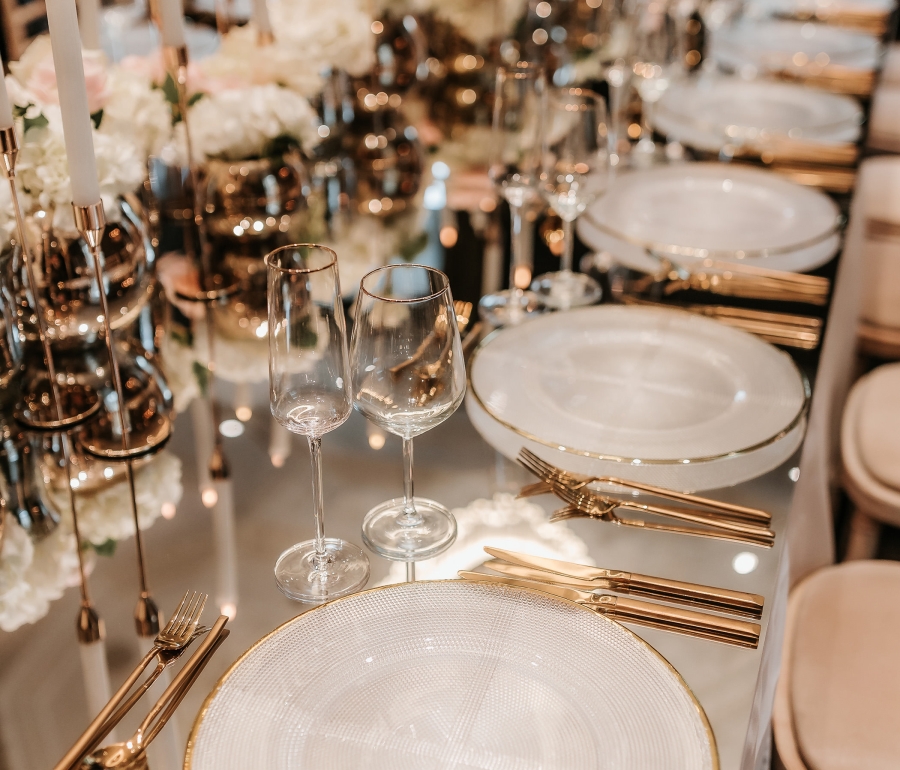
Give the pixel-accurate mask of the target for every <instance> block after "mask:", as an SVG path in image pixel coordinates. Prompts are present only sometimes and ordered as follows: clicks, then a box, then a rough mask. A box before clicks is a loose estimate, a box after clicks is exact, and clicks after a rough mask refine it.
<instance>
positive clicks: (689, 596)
mask: <svg viewBox="0 0 900 770" xmlns="http://www.w3.org/2000/svg"><path fill="white" fill-rule="evenodd" d="M484 550H485V552H487V553H488V554H490V555H491V556H493V557H494V558H495V559H499V560H501V561H500V562H495V561H489V562H487V563H486V564H485V566H487V567H489V568H490V569H492V570H495V571H497V572H502V573H504V574H510V575H515V576H516V577H524V578H527V579H529V580H552V581H553V582H561V581H559V580H557V576H558V577H562V578H567V579H569V580H575V581H579V582H581V583H583V585H575V584H573V583H566V585H571V586H572V587H573V588H585V589H588V590H593V589H598V588H599V589H606V590H610V591H616V592H618V593H625V594H634V595H635V596H646V597H648V598H652V599H658V600H660V601H667V602H677V603H679V604H689V605H692V606H696V607H704V608H706V609H709V610H714V611H716V612H727V613H731V614H733V615H744V616H746V617H752V618H759V617H761V616H762V610H763V604H764V602H765V600H764V598H763V597H762V596H760V595H759V594H750V593H745V592H743V591H732V590H729V589H727V588H715V587H713V586H704V585H700V584H698V583H685V582H682V581H679V580H667V579H665V578H657V577H651V576H650V575H640V574H637V573H634V572H621V571H619V570H609V569H601V568H599V567H589V566H587V565H585V564H574V563H572V562H567V561H561V560H559V559H548V558H545V557H543V556H532V555H531V554H526V553H516V552H515V551H507V550H504V549H503V548H493V547H491V546H485V549H484ZM502 562H508V563H509V564H510V565H518V566H519V567H520V568H522V567H524V568H526V569H533V570H538V571H539V572H543V573H544V577H540V576H534V575H525V574H522V573H514V572H512V571H511V570H509V569H508V568H507V567H506V566H505V565H503V564H502ZM547 573H550V574H547Z"/></svg>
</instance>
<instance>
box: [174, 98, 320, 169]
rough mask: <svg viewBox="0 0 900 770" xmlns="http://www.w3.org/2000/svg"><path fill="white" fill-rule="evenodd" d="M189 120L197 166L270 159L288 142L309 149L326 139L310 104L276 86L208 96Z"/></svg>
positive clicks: (201, 100) (196, 105)
mask: <svg viewBox="0 0 900 770" xmlns="http://www.w3.org/2000/svg"><path fill="white" fill-rule="evenodd" d="M188 120H189V124H190V131H191V143H192V148H193V151H194V160H196V161H198V162H203V161H205V160H207V159H209V158H220V159H223V160H244V159H249V158H260V157H266V156H268V155H274V154H277V153H278V151H279V149H284V148H285V145H286V144H287V145H293V144H296V145H298V146H299V147H301V148H302V149H304V150H309V149H311V148H312V147H314V146H315V145H316V144H318V142H319V141H320V138H321V137H320V136H319V134H318V128H319V125H320V122H319V118H318V115H317V114H316V111H315V110H314V109H313V108H312V107H311V106H310V104H309V102H308V101H307V100H306V99H305V98H304V97H303V96H301V95H300V94H299V93H297V92H296V91H293V90H291V89H290V88H285V87H284V86H280V85H276V84H274V83H269V84H266V85H254V86H247V87H244V88H236V89H228V90H223V91H220V92H218V93H206V94H204V95H203V96H201V97H200V98H199V99H197V100H196V101H195V102H194V104H193V106H191V107H190V109H189V112H188ZM183 125H184V124H181V128H182V129H183Z"/></svg>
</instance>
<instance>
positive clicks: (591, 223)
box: [577, 163, 840, 272]
mask: <svg viewBox="0 0 900 770" xmlns="http://www.w3.org/2000/svg"><path fill="white" fill-rule="evenodd" d="M839 225H840V211H839V209H838V207H837V206H836V205H835V203H834V201H832V200H831V198H829V197H828V196H827V195H825V194H824V193H821V192H819V191H818V190H811V189H809V188H807V187H803V186H801V185H798V184H794V183H793V182H790V181H788V180H786V179H783V178H781V177H779V176H777V175H775V174H772V173H770V172H768V171H763V170H761V169H754V168H747V167H743V166H731V165H727V164H723V163H684V164H677V165H672V166H660V167H656V168H651V169H647V170H640V171H630V172H627V173H624V174H621V175H620V176H619V177H617V178H616V180H615V181H614V182H613V184H612V185H611V187H610V190H609V192H608V193H607V194H606V195H605V196H604V197H603V198H601V199H600V200H599V201H597V202H595V203H594V204H592V205H591V206H590V207H589V208H588V210H587V211H586V212H585V214H584V215H582V217H580V218H579V220H578V223H577V230H578V235H579V237H580V238H581V239H582V240H583V241H584V242H585V243H586V244H588V245H589V246H590V247H591V248H593V249H596V250H598V251H599V250H607V251H610V252H612V254H613V255H614V256H615V257H617V258H620V259H619V261H621V262H622V263H623V264H625V265H626V266H629V267H634V269H638V270H643V269H645V267H646V266H647V264H648V260H649V264H650V265H651V266H652V265H655V267H651V269H650V270H649V272H653V271H654V270H656V269H658V267H659V265H658V263H656V262H655V261H654V260H653V259H652V258H650V257H648V256H647V255H646V253H645V250H646V249H650V250H652V251H654V252H656V253H659V254H665V255H667V256H671V257H676V258H677V259H679V260H682V261H684V262H685V263H686V264H688V263H689V262H690V260H703V259H707V258H710V257H711V258H714V259H717V260H721V261H729V262H746V263H748V264H753V265H756V266H759V267H767V268H771V269H774V270H792V271H800V272H802V271H806V270H812V269H814V268H816V267H818V266H820V265H822V264H824V263H826V262H828V261H829V260H830V259H831V258H832V257H833V256H834V255H835V254H836V253H837V251H838V249H839V248H840V235H839V234H838V227H839ZM619 244H627V245H628V246H630V247H631V248H630V249H624V250H623V249H621V248H617V246H618V245H619ZM623 251H624V252H625V253H623V254H620V252H623ZM639 265H641V266H639Z"/></svg>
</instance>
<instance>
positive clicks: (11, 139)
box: [0, 126, 105, 644]
mask: <svg viewBox="0 0 900 770" xmlns="http://www.w3.org/2000/svg"><path fill="white" fill-rule="evenodd" d="M0 154H2V155H3V169H4V171H5V172H6V179H7V181H8V182H9V190H10V197H11V199H12V204H13V212H14V214H15V218H16V231H17V234H18V237H19V245H20V248H21V249H22V256H23V258H24V261H25V274H26V280H27V281H28V288H29V290H30V291H31V296H32V297H33V299H34V303H35V308H34V310H35V316H36V317H37V321H38V336H39V338H40V341H41V347H42V349H43V353H44V360H45V362H46V364H47V377H48V379H49V381H50V389H51V392H52V394H53V401H54V403H55V406H56V420H57V423H58V424H59V425H66V424H67V423H68V422H69V421H68V420H67V419H66V416H65V415H64V414H63V406H62V399H61V396H60V392H59V382H58V380H57V379H56V366H55V364H54V362H53V351H52V349H51V347H50V338H49V335H48V333H47V320H46V318H45V317H44V314H43V312H42V310H41V308H40V299H39V296H40V295H39V294H38V284H37V278H36V276H35V270H34V260H33V259H32V256H31V250H30V249H29V248H28V242H27V240H26V236H25V220H24V217H23V215H22V207H21V205H20V203H19V191H18V188H17V187H16V160H17V159H18V156H19V138H18V136H17V135H16V130H15V128H14V127H13V126H10V127H9V128H2V129H0ZM60 443H61V445H62V450H63V461H64V463H65V466H66V489H67V490H68V494H69V509H70V511H71V514H72V529H73V530H74V535H75V550H76V552H77V554H78V577H79V586H80V589H81V609H80V610H79V613H78V620H77V626H76V630H77V637H78V642H79V643H80V644H93V643H94V642H98V641H100V640H101V639H103V638H104V637H105V629H104V626H103V621H102V620H101V618H100V615H99V614H98V613H97V610H96V609H95V608H94V605H93V603H92V602H91V595H90V591H89V589H88V579H87V573H86V572H85V567H84V556H83V554H82V551H81V532H80V530H79V526H78V509H77V505H76V503H75V490H74V488H73V487H72V463H71V457H72V447H71V443H70V440H69V434H68V432H67V431H66V430H62V431H61V432H60Z"/></svg>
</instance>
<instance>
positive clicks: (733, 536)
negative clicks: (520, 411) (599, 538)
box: [550, 484, 775, 548]
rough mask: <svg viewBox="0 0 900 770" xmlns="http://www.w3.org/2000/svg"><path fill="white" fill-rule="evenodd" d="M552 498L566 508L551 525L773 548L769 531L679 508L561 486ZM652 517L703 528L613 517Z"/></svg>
mask: <svg viewBox="0 0 900 770" xmlns="http://www.w3.org/2000/svg"><path fill="white" fill-rule="evenodd" d="M553 492H554V494H555V495H556V496H557V497H558V498H560V500H562V501H563V502H566V503H568V504H569V505H568V506H567V507H566V508H563V509H561V510H559V511H555V512H554V513H553V515H552V516H551V517H550V521H562V520H563V519H570V518H574V517H577V516H584V517H587V518H592V519H600V520H602V521H609V522H612V523H614V524H620V525H623V526H626V527H637V528H640V529H654V530H659V531H661V532H674V533H677V534H681V535H694V536H696V537H710V538H715V539H717V540H733V541H735V542H738V543H747V544H749V545H756V546H759V547H761V548H771V547H772V546H773V545H774V544H775V533H774V532H772V530H770V529H764V528H763V527H759V526H757V525H754V524H746V523H743V522H737V521H728V520H716V519H710V518H708V517H706V516H701V515H699V514H694V513H691V512H689V511H686V510H683V509H680V508H666V507H663V506H659V505H646V504H641V503H633V502H631V501H627V500H614V499H612V498H608V497H604V496H602V495H597V494H594V493H592V492H590V491H587V490H572V489H569V488H568V487H564V486H562V485H560V484H553ZM619 508H622V509H624V510H630V511H638V512H640V513H651V514H656V515H657V516H668V517H670V518H674V519H678V520H680V521H685V522H689V523H691V524H701V525H703V526H702V527H682V526H676V525H672V524H657V523H655V522H650V521H643V520H641V519H626V518H623V517H621V516H618V515H616V513H615V511H616V509H619Z"/></svg>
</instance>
